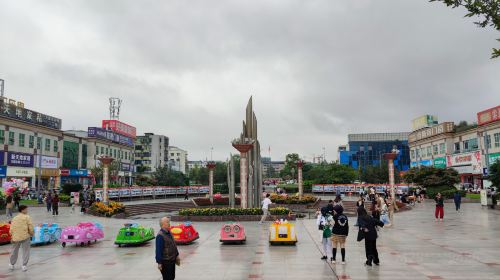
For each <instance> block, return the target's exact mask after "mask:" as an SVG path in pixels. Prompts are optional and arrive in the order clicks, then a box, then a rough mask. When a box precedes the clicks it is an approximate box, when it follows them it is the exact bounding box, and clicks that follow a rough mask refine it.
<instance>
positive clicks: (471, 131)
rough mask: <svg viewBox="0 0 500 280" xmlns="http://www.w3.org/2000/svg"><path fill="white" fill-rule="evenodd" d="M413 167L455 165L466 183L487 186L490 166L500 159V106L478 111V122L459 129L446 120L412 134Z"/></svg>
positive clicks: (410, 140)
mask: <svg viewBox="0 0 500 280" xmlns="http://www.w3.org/2000/svg"><path fill="white" fill-rule="evenodd" d="M409 145H410V157H411V166H412V167H419V166H435V167H440V168H444V167H451V168H453V169H455V170H457V172H458V173H459V174H460V179H461V182H462V184H471V185H476V186H484V183H483V181H484V175H486V174H487V172H488V166H489V165H490V164H492V163H493V162H495V161H496V160H498V159H500V106H497V107H495V108H491V109H488V110H485V111H482V112H479V113H477V125H469V126H467V127H465V129H461V130H459V131H457V129H456V128H455V126H454V123H453V122H444V123H441V124H437V125H434V126H432V127H429V128H422V129H418V130H416V131H413V132H412V133H411V134H410V136H409Z"/></svg>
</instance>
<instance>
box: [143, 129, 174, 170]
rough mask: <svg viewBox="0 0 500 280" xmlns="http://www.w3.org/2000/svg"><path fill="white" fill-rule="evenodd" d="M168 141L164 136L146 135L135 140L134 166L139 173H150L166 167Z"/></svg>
mask: <svg viewBox="0 0 500 280" xmlns="http://www.w3.org/2000/svg"><path fill="white" fill-rule="evenodd" d="M168 147H169V139H168V137H167V136H164V135H155V134H154V133H146V134H144V135H140V136H137V138H136V139H135V165H136V171H137V172H139V173H152V172H155V171H156V169H157V168H159V167H164V166H167V165H168V154H169V153H168Z"/></svg>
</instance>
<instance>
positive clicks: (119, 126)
mask: <svg viewBox="0 0 500 280" xmlns="http://www.w3.org/2000/svg"><path fill="white" fill-rule="evenodd" d="M102 128H104V129H107V130H112V131H114V132H116V133H119V134H122V135H125V136H128V137H132V138H135V137H136V129H135V127H133V126H131V125H128V124H126V123H123V122H121V121H118V120H102Z"/></svg>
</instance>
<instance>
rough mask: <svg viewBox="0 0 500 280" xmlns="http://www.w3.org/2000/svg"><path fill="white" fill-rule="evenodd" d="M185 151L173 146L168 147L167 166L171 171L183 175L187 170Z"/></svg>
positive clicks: (186, 154)
mask: <svg viewBox="0 0 500 280" xmlns="http://www.w3.org/2000/svg"><path fill="white" fill-rule="evenodd" d="M187 156H188V153H187V151H185V150H183V149H180V148H178V147H175V146H169V147H168V160H169V161H168V165H169V167H170V168H171V169H172V170H175V171H180V172H182V173H184V174H187V173H186V170H187V163H188V160H187Z"/></svg>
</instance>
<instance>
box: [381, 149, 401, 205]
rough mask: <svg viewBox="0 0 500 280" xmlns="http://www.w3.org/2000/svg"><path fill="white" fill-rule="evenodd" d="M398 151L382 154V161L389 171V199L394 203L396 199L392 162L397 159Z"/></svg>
mask: <svg viewBox="0 0 500 280" xmlns="http://www.w3.org/2000/svg"><path fill="white" fill-rule="evenodd" d="M398 153H399V151H398V150H397V149H393V150H392V151H391V152H390V153H386V154H384V159H385V160H387V161H388V163H387V164H388V165H389V166H388V169H389V186H390V188H391V198H392V200H393V201H394V200H395V198H396V190H395V182H394V160H395V159H396V158H397V156H398Z"/></svg>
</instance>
